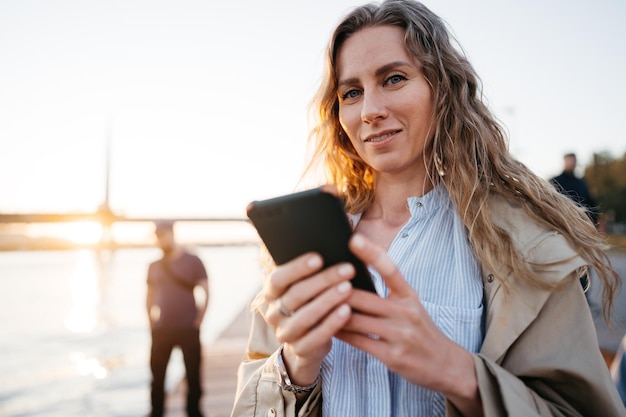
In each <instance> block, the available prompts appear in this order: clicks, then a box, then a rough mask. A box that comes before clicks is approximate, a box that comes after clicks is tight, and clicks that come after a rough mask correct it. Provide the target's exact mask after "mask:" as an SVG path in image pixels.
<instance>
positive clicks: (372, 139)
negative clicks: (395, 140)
mask: <svg viewBox="0 0 626 417" xmlns="http://www.w3.org/2000/svg"><path fill="white" fill-rule="evenodd" d="M399 132H400V130H391V131H387V132H383V133H377V134H375V135H370V136H368V137H366V138H365V140H364V141H363V142H365V143H376V142H383V141H384V140H385V139H388V138H390V137H391V136H393V135H395V134H396V133H399Z"/></svg>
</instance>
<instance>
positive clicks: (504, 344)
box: [232, 198, 626, 417]
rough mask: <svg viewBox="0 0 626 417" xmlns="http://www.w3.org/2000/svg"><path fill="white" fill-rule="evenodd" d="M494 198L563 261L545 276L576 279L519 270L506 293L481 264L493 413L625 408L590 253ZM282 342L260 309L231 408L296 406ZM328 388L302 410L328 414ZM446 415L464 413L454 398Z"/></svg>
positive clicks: (530, 243)
mask: <svg viewBox="0 0 626 417" xmlns="http://www.w3.org/2000/svg"><path fill="white" fill-rule="evenodd" d="M490 206H491V208H492V216H493V220H494V222H495V223H496V224H498V225H499V226H501V227H503V228H504V229H506V230H507V231H508V232H509V233H510V234H511V236H512V238H513V241H514V243H515V245H516V247H517V249H518V250H520V251H521V252H522V253H523V254H524V256H525V257H526V258H527V259H528V260H529V261H531V262H533V263H537V264H552V263H554V262H558V266H551V267H550V268H549V270H547V271H545V270H544V271H542V272H538V273H540V274H541V275H542V276H543V278H544V279H546V280H548V281H551V282H559V281H562V280H567V281H568V282H567V284H566V285H565V286H564V288H563V289H561V290H559V291H555V292H549V291H545V290H540V289H537V288H533V287H529V286H527V285H524V284H522V283H519V282H516V281H514V280H513V282H514V283H515V284H514V288H513V289H512V291H511V292H510V293H508V294H507V293H505V291H504V290H503V289H502V287H501V284H500V282H499V281H498V280H497V279H495V278H494V275H493V274H492V273H491V271H487V270H483V271H482V278H483V284H484V291H485V303H486V315H487V316H486V329H485V330H486V332H485V339H484V342H483V344H482V347H481V349H480V352H479V353H478V354H476V355H474V359H475V364H476V373H477V377H478V385H479V390H480V395H481V398H482V402H483V411H484V415H485V416H486V417H496V416H497V417H500V416H512V417H530V416H601V417H617V416H621V417H626V410H625V409H624V406H623V404H622V402H621V399H620V397H619V395H618V393H617V390H616V388H615V385H614V383H613V381H612V380H611V377H610V374H609V371H608V368H607V366H606V364H605V362H604V360H603V359H602V356H601V354H600V349H599V346H598V341H597V337H596V333H595V328H594V324H593V320H592V318H591V314H590V311H589V308H588V307H587V302H586V300H585V296H584V293H583V291H582V287H581V285H580V283H579V281H578V279H577V273H576V271H577V269H578V268H579V267H581V266H584V265H585V261H584V260H583V259H581V258H580V257H578V256H577V255H576V253H575V252H574V250H573V249H572V248H571V247H570V245H569V244H568V243H567V242H566V241H565V239H564V238H563V237H562V236H561V235H559V234H557V233H555V232H552V231H550V230H547V229H546V228H545V227H543V226H541V225H539V224H537V223H536V222H534V221H532V220H531V219H530V218H529V217H528V216H527V215H526V214H525V213H524V211H523V210H522V209H521V207H519V206H518V205H517V204H516V203H511V202H506V201H504V200H502V199H500V198H494V199H492V201H491V203H490ZM278 347H279V343H278V341H277V340H276V338H275V336H274V332H273V329H272V328H270V327H269V326H268V325H267V324H266V323H265V321H264V320H263V318H262V316H261V314H260V312H258V311H257V312H255V314H254V317H253V325H252V330H251V334H250V341H249V344H248V360H246V361H244V362H243V363H242V364H241V365H240V368H239V373H238V387H237V394H236V399H235V404H234V408H233V411H232V417H266V416H270V417H275V416H277V417H283V416H284V417H295V416H296V413H295V396H294V394H292V393H290V392H287V391H284V390H282V389H281V388H280V386H279V385H278V378H277V374H276V372H275V369H274V363H275V356H276V350H277V349H278ZM321 397H322V396H321V384H320V385H318V387H316V389H315V390H314V391H313V393H312V394H311V396H310V397H309V398H308V400H307V402H306V403H305V404H304V406H303V407H302V408H301V409H300V412H299V413H298V417H305V416H306V417H309V416H311V417H313V416H321V402H322V398H321ZM447 416H451V417H452V416H454V417H456V416H460V414H459V413H458V412H457V411H456V410H455V409H454V407H453V406H452V405H451V404H448V407H447ZM355 417H358V416H355Z"/></svg>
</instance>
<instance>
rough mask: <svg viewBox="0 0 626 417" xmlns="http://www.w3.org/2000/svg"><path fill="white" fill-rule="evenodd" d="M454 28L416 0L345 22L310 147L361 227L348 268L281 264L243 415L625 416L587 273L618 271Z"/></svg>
mask: <svg viewBox="0 0 626 417" xmlns="http://www.w3.org/2000/svg"><path fill="white" fill-rule="evenodd" d="M480 97H481V95H480V90H479V85H478V78H477V76H476V75H475V73H474V70H473V69H472V67H471V65H470V64H469V63H468V61H467V60H466V59H465V57H464V56H463V55H462V54H461V53H460V52H459V51H458V50H457V49H455V47H454V46H453V45H452V43H451V41H450V38H449V35H448V33H447V31H446V29H445V26H444V24H443V22H442V21H441V20H440V19H439V18H438V17H437V16H435V15H434V14H433V13H432V12H430V11H429V10H428V9H427V8H425V7H424V6H423V5H421V4H419V3H416V2H413V1H410V0H392V1H385V2H383V3H382V4H381V5H380V6H378V5H366V6H363V7H360V8H357V9H355V10H354V11H353V12H352V13H350V14H349V15H348V16H347V17H346V18H345V19H344V20H343V21H342V22H341V23H340V24H339V26H338V27H337V29H336V30H335V32H334V34H333V36H332V38H331V42H330V45H329V48H328V53H327V69H326V73H325V78H324V80H323V82H322V86H321V89H320V91H319V94H318V97H317V100H316V104H317V113H318V123H317V127H316V129H315V130H314V132H313V135H312V140H313V141H314V144H315V149H316V153H315V156H314V158H313V161H312V163H311V166H310V167H309V171H310V172H312V171H314V170H315V168H316V163H317V162H321V163H322V165H323V167H324V169H325V172H326V173H327V180H328V181H329V182H330V183H333V184H335V185H336V186H337V188H338V190H339V192H340V194H341V195H342V197H343V198H344V199H345V203H346V209H347V211H348V213H349V214H350V215H351V219H352V221H353V224H354V227H355V232H356V233H355V236H354V237H353V239H352V240H351V243H350V248H351V250H352V251H353V252H354V253H355V254H356V255H357V256H358V257H359V258H361V259H362V260H363V261H365V262H366V263H367V264H368V265H369V266H370V272H371V274H372V276H373V279H374V281H375V283H376V286H377V290H378V293H379V295H380V296H379V295H375V294H371V293H368V292H365V291H359V290H356V289H353V288H352V287H351V285H350V282H349V280H350V278H352V276H353V274H354V268H353V267H352V266H351V265H346V264H343V265H336V266H333V267H329V268H326V269H322V262H321V259H320V258H319V256H318V255H317V254H314V253H310V254H305V255H303V256H301V257H299V258H297V259H295V260H293V261H292V262H289V263H287V264H284V265H281V266H279V267H277V268H276V269H275V270H274V271H273V272H272V273H271V275H270V276H268V278H267V279H266V282H265V285H264V287H263V290H262V291H261V293H260V294H259V298H258V300H259V303H258V304H257V305H256V314H255V317H254V323H253V330H252V334H251V337H250V343H249V347H248V359H249V360H248V361H245V362H244V363H243V364H242V365H241V368H240V373H239V387H238V391H237V398H236V401H235V406H234V409H233V414H232V415H233V416H276V415H278V416H283V415H285V416H295V415H298V416H319V415H324V416H341V417H345V416H359V417H362V416H377V417H379V416H418V415H420V416H422V415H423V416H443V415H450V416H452V415H463V416H482V415H484V416H503V415H511V416H524V417H527V416H533V415H542V416H543V415H550V416H560V415H568V416H569V415H580V416H583V415H586V416H589V415H602V416H624V415H626V413H625V412H624V409H623V406H621V404H620V403H619V396H618V395H617V392H616V390H615V387H614V385H613V384H612V382H611V379H610V375H609V373H608V369H607V367H606V365H605V364H604V362H603V360H602V357H601V355H600V352H599V348H598V344H597V340H596V335H595V330H594V326H593V322H592V319H591V316H590V313H589V309H588V308H587V305H586V301H585V296H584V292H583V288H582V287H581V285H580V281H579V278H580V276H581V274H582V273H584V271H586V268H587V267H588V266H591V267H593V268H596V269H597V271H598V275H599V277H600V279H601V280H602V281H603V283H604V285H605V294H604V296H605V301H606V303H605V306H606V309H607V310H606V312H608V310H609V309H610V307H611V306H610V304H611V300H612V296H613V293H614V291H615V290H616V289H617V287H618V283H619V277H618V276H617V275H616V274H615V272H614V271H613V270H612V269H611V267H610V266H609V262H608V259H607V257H606V256H605V254H604V252H603V245H602V239H601V237H600V236H599V235H598V233H597V232H596V230H595V228H594V226H593V225H592V224H591V223H590V222H589V220H588V218H587V217H586V215H585V213H584V211H583V210H582V209H580V208H578V207H577V206H575V205H574V204H573V203H571V202H570V201H569V200H568V199H567V198H566V197H564V196H561V195H559V194H558V193H557V192H556V191H555V190H554V188H553V187H552V186H551V185H550V184H549V183H548V182H546V181H544V180H542V179H540V178H538V177H537V176H536V175H534V174H533V173H532V172H530V171H529V170H528V169H527V168H526V167H525V166H523V165H522V164H520V163H519V162H517V161H516V160H515V159H514V158H513V157H512V156H511V155H510V154H509V153H508V151H507V148H506V143H505V138H504V134H503V132H502V129H501V128H500V127H499V126H498V124H497V123H496V122H495V120H494V118H493V116H492V115H491V114H490V113H489V111H488V110H487V108H486V106H485V105H484V104H483V103H482V102H481V99H480Z"/></svg>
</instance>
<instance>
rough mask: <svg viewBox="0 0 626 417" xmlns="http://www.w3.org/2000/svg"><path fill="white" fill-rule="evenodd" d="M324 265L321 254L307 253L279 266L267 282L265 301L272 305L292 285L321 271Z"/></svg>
mask: <svg viewBox="0 0 626 417" xmlns="http://www.w3.org/2000/svg"><path fill="white" fill-rule="evenodd" d="M322 265H323V260H322V257H321V256H320V255H319V254H317V253H307V254H304V255H301V256H299V257H297V258H295V259H293V260H291V261H289V262H286V263H284V264H282V265H279V266H277V267H276V269H275V270H274V271H273V272H272V274H271V275H270V276H269V278H268V279H267V280H266V282H265V285H264V290H263V291H264V293H265V295H264V297H265V301H266V302H268V303H271V302H273V301H274V300H277V299H278V298H280V297H281V296H282V295H283V294H284V293H285V291H287V289H288V288H289V287H290V286H291V285H293V284H294V283H296V282H298V281H300V280H301V279H303V278H306V277H308V276H311V275H312V274H314V273H315V272H317V271H319V270H320V269H321V268H322Z"/></svg>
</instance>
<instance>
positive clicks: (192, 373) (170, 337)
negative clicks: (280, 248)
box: [146, 221, 209, 417]
mask: <svg viewBox="0 0 626 417" xmlns="http://www.w3.org/2000/svg"><path fill="white" fill-rule="evenodd" d="M173 226H174V224H173V222H171V221H160V222H157V223H156V225H155V234H156V237H157V240H158V243H159V246H160V248H161V250H162V251H163V258H161V259H159V260H158V261H155V262H153V263H151V264H150V267H149V269H148V291H147V297H146V308H147V311H148V318H149V320H150V328H151V331H152V348H151V351H150V370H151V371H152V385H151V403H152V411H151V414H150V416H151V417H161V416H162V415H163V411H164V410H163V409H164V402H165V388H164V385H165V372H166V370H167V364H168V362H169V359H170V355H171V353H172V350H173V349H174V347H176V346H178V347H179V348H180V349H181V350H182V352H183V358H184V362H185V375H186V379H187V389H188V391H187V415H188V416H189V417H200V416H202V413H201V412H200V397H201V396H202V387H201V379H200V359H201V345H200V324H201V323H202V319H203V318H204V314H205V312H206V309H207V306H208V301H209V286H208V277H207V273H206V269H205V267H204V265H203V263H202V261H201V260H200V258H198V257H197V256H196V255H193V254H191V253H189V252H187V251H186V250H185V249H183V248H182V247H181V246H178V245H177V244H176V240H175V238H174V228H173ZM196 288H200V289H201V290H202V293H203V294H202V295H203V297H199V298H203V300H199V302H198V303H197V302H196V297H195V296H194V289H196Z"/></svg>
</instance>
